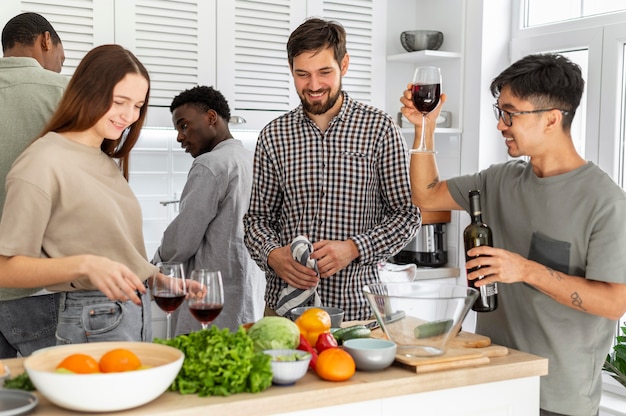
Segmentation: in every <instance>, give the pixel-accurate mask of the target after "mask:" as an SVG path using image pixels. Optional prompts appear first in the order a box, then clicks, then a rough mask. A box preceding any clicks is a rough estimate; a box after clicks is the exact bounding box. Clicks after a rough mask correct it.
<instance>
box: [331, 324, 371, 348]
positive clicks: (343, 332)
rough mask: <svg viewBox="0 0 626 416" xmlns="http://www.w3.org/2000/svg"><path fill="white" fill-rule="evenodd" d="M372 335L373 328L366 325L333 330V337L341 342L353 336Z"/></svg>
mask: <svg viewBox="0 0 626 416" xmlns="http://www.w3.org/2000/svg"><path fill="white" fill-rule="evenodd" d="M371 335H372V330H371V329H369V328H368V327H366V326H365V325H352V326H348V327H345V328H339V329H338V330H336V331H334V332H333V337H335V339H336V340H337V342H338V343H339V344H341V343H343V342H344V341H347V340H349V339H353V338H369V337H370V336H371Z"/></svg>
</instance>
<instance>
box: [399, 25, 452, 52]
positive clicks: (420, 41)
mask: <svg viewBox="0 0 626 416" xmlns="http://www.w3.org/2000/svg"><path fill="white" fill-rule="evenodd" d="M400 42H401V43H402V47H403V48H404V49H406V51H407V52H415V51H422V50H425V49H428V50H433V51H436V50H437V49H439V48H440V47H441V44H442V43H443V33H442V32H439V31H437V30H405V31H404V32H402V33H400Z"/></svg>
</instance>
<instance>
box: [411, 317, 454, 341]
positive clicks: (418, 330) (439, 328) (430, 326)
mask: <svg viewBox="0 0 626 416" xmlns="http://www.w3.org/2000/svg"><path fill="white" fill-rule="evenodd" d="M450 328H452V319H441V320H439V321H432V322H426V323H425V324H421V325H418V326H416V327H415V330H414V333H415V338H429V337H434V336H437V335H441V334H445V333H446V332H448V331H449V330H450Z"/></svg>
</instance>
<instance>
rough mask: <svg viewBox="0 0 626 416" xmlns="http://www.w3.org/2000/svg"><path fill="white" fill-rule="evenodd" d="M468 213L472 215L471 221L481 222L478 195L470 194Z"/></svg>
mask: <svg viewBox="0 0 626 416" xmlns="http://www.w3.org/2000/svg"><path fill="white" fill-rule="evenodd" d="M470 215H471V217H472V222H474V223H482V222H483V216H482V211H481V209H480V198H479V196H478V195H472V197H471V198H470Z"/></svg>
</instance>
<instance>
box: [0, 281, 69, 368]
mask: <svg viewBox="0 0 626 416" xmlns="http://www.w3.org/2000/svg"><path fill="white" fill-rule="evenodd" d="M60 297H61V296H60V294H58V293H55V294H53V295H52V294H51V295H40V296H28V297H25V298H22V299H15V300H6V301H1V302H0V358H15V357H17V353H18V352H19V353H20V355H22V356H24V357H26V356H28V355H30V354H32V353H33V351H35V350H38V349H40V348H45V347H51V346H53V345H55V344H56V337H55V331H56V328H57V306H58V303H59V299H60Z"/></svg>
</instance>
